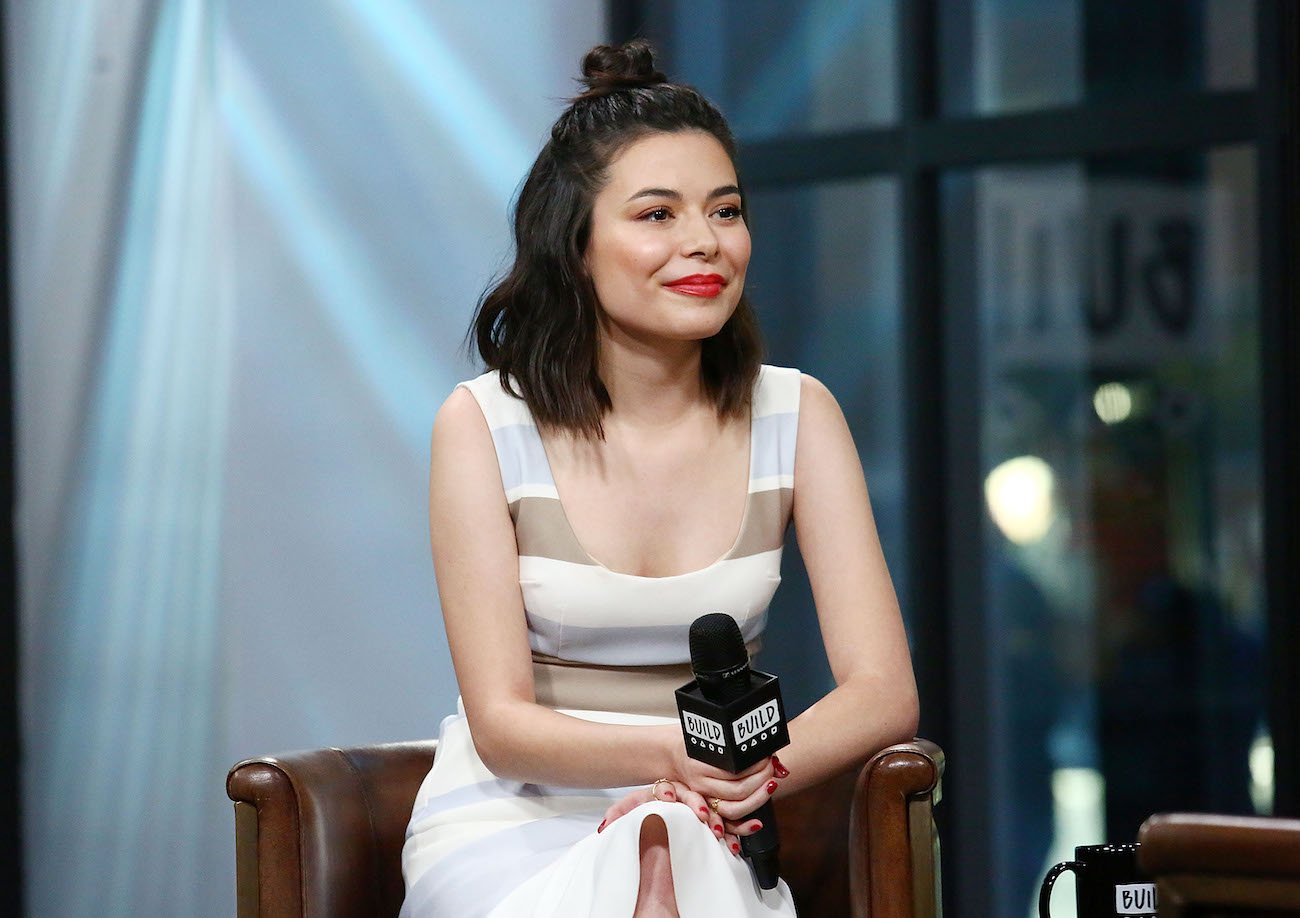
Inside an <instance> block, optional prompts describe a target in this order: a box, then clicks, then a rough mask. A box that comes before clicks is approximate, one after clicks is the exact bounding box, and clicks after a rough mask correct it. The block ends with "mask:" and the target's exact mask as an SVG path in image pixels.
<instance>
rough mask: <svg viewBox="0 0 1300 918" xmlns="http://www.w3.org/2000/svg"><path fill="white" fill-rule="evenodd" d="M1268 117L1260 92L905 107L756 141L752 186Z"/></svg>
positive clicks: (1128, 139)
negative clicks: (897, 117) (830, 129)
mask: <svg viewBox="0 0 1300 918" xmlns="http://www.w3.org/2000/svg"><path fill="white" fill-rule="evenodd" d="M917 2H922V0H917ZM904 18H905V19H906V17H904ZM918 79H933V77H932V75H931V76H929V77H918ZM1260 118H1261V114H1260V111H1259V100H1258V94H1257V93H1256V92H1254V91H1253V90H1240V91H1232V92H1206V93H1186V94H1180V95H1178V96H1176V97H1172V98H1166V99H1154V100H1153V99H1143V100H1139V101H1135V102H1130V103H1126V104H1122V105H1105V106H1103V105H1085V106H1080V107H1076V108H1061V109H1045V110H1043V111H1034V112H1024V113H1021V114H1015V115H996V116H989V117H981V118H942V119H934V118H930V117H928V116H925V117H909V116H908V115H907V114H906V113H904V115H903V117H902V119H901V122H900V124H899V125H898V126H891V127H885V128H876V129H866V130H858V131H843V132H839V133H835V134H825V135H803V136H797V137H782V138H778V139H774V140H764V141H751V142H748V143H746V144H745V149H744V153H743V155H742V158H741V161H742V167H743V171H744V173H745V180H746V182H747V183H748V184H749V185H750V186H751V187H758V186H773V185H781V184H803V183H808V182H815V181H826V180H833V179H839V178H854V177H860V176H865V175H871V174H875V173H897V172H900V171H902V170H904V169H908V168H920V169H929V170H941V169H952V168H961V167H965V166H975V165H994V164H997V163H1010V162H1025V161H1032V160H1043V161H1052V160H1062V159H1079V158H1085V157H1094V156H1116V155H1123V154H1129V153H1139V152H1144V151H1158V150H1179V149H1201V148H1205V147H1212V146H1221V145H1224V144H1232V143H1244V142H1249V141H1252V140H1254V138H1255V136H1256V134H1257V132H1258V129H1259V121H1260Z"/></svg>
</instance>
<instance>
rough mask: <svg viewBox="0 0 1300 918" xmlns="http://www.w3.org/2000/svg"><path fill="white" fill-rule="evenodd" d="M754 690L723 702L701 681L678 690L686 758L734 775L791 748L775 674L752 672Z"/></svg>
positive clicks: (779, 688) (692, 681) (751, 682)
mask: <svg viewBox="0 0 1300 918" xmlns="http://www.w3.org/2000/svg"><path fill="white" fill-rule="evenodd" d="M749 676H750V679H749V688H748V690H747V691H746V692H745V693H744V694H743V695H740V696H738V697H737V698H735V699H733V700H731V701H729V702H726V703H723V704H719V703H717V702H713V701H710V700H709V699H707V698H705V697H704V694H703V692H701V691H700V685H699V682H698V681H697V680H694V679H692V680H691V681H690V682H688V683H686V684H685V685H683V686H682V687H681V688H679V689H678V690H677V711H678V714H679V715H680V717H681V721H682V735H683V737H684V738H685V741H686V754H687V755H689V756H690V757H691V758H693V759H696V760H697V761H700V762H707V763H708V764H710V765H716V766H717V767H718V768H723V769H726V770H727V771H729V772H731V773H732V774H735V773H736V772H739V771H744V770H745V769H746V768H748V767H749V766H750V765H753V764H754V763H755V762H758V761H760V760H761V759H765V758H767V757H768V756H770V755H771V754H772V753H774V752H776V751H777V750H778V749H782V748H784V747H785V746H788V745H789V743H790V740H789V738H788V736H787V732H788V731H787V730H786V721H785V706H784V705H783V704H782V703H781V687H780V685H779V684H778V682H777V678H776V676H773V675H771V674H770V673H764V672H759V671H758V670H756V669H754V670H750V671H749Z"/></svg>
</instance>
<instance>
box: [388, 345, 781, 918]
mask: <svg viewBox="0 0 1300 918" xmlns="http://www.w3.org/2000/svg"><path fill="white" fill-rule="evenodd" d="M461 386H464V387H465V388H466V389H468V390H469V391H470V393H471V394H472V395H473V396H474V398H475V399H476V400H477V402H478V404H479V407H480V408H481V409H482V411H483V415H484V417H485V418H486V419H487V422H488V427H489V428H490V429H491V431H492V440H493V443H494V445H495V447H496V455H497V461H498V463H499V465H500V470H501V481H502V485H503V487H504V491H505V493H504V495H503V499H504V500H505V501H506V502H507V504H508V505H509V509H510V515H511V518H512V519H513V521H514V525H515V535H516V539H517V542H518V546H519V587H520V591H521V593H522V596H523V604H524V610H525V615H526V616H527V620H528V640H529V644H530V646H531V648H532V657H533V675H534V684H535V691H536V697H537V701H538V703H540V704H544V705H547V706H548V707H551V708H554V709H556V710H559V711H563V712H565V713H567V714H571V715H573V716H576V717H582V718H585V719H588V720H595V721H605V722H611V723H621V724H627V723H632V724H636V723H645V724H662V723H666V722H676V709H675V706H674V695H673V692H674V690H676V689H677V688H678V687H680V686H681V685H683V684H684V683H686V682H688V681H690V679H691V671H690V653H689V643H688V630H689V627H690V623H691V622H692V621H694V620H695V619H696V618H697V617H699V616H700V615H702V614H704V613H706V612H715V611H725V612H728V613H729V614H731V615H732V616H733V617H734V618H735V619H736V620H737V621H738V622H739V623H740V628H741V633H742V634H743V635H744V637H745V640H746V642H747V644H748V646H749V649H750V653H751V656H752V655H753V654H754V653H755V652H756V651H757V649H758V646H759V642H760V638H761V635H762V633H763V627H764V624H765V623H766V617H767V607H768V604H769V602H770V601H771V599H772V594H773V592H774V591H775V590H776V587H777V584H779V583H780V580H781V548H782V544H783V541H784V535H785V530H786V527H787V526H788V524H789V520H790V509H791V504H792V502H793V495H794V490H793V488H794V458H795V438H796V436H797V433H798V422H799V387H800V374H799V371H798V370H793V369H786V368H781V367H770V366H764V367H763V368H762V370H761V372H760V374H759V378H758V382H757V383H756V388H755V392H754V399H753V409H752V413H751V422H750V458H749V492H748V497H747V500H746V502H745V509H744V514H743V516H742V519H741V525H740V531H739V532H738V534H737V536H736V540H735V542H734V544H733V545H732V547H731V548H730V549H729V550H728V551H727V552H726V553H725V554H724V555H723V556H722V557H721V558H719V559H718V560H717V561H715V562H713V563H712V564H710V565H709V566H707V567H704V568H700V569H699V570H695V571H691V572H689V573H685V574H678V575H674V576H670V577H641V576H636V575H632V574H624V573H619V572H617V571H613V570H610V569H608V568H606V567H604V566H603V565H601V564H600V563H599V562H598V561H596V560H595V559H594V558H592V556H591V555H590V554H588V553H587V551H585V550H584V548H583V547H582V545H580V544H579V542H578V540H577V538H576V536H575V535H574V533H573V529H572V528H571V527H570V525H569V521H568V519H567V517H566V516H565V513H564V507H563V506H562V505H561V503H560V499H559V495H558V493H557V491H556V488H555V481H554V479H553V477H552V475H551V469H550V464H549V462H548V460H547V457H546V452H545V450H544V449H543V446H542V440H541V437H540V436H539V434H538V430H537V426H536V425H535V424H534V422H533V419H532V416H531V414H530V413H529V411H528V408H527V406H526V405H525V403H524V402H523V401H522V400H520V399H518V398H515V397H514V396H512V395H510V394H509V393H507V392H506V391H505V390H504V389H503V388H502V387H501V384H500V380H499V378H498V375H497V373H496V372H490V373H485V374H484V375H482V376H479V377H478V378H476V379H473V380H470V381H469V382H464V383H461ZM458 708H459V710H458V711H457V713H456V714H454V715H452V716H450V717H448V718H446V719H445V720H444V721H443V723H442V727H441V730H440V732H439V746H438V756H437V759H436V761H435V764H434V766H433V768H432V770H431V771H430V772H429V774H428V776H427V777H426V778H425V780H424V782H423V784H422V786H421V788H420V791H419V794H418V795H417V797H416V800H415V806H414V809H413V811H412V815H411V822H410V825H409V827H408V829H407V835H406V843H405V846H404V847H403V850H402V868H403V873H404V875H405V878H406V889H407V896H406V902H405V904H404V905H403V908H402V915H403V916H405V918H421V916H435V915H436V916H443V915H456V916H472V915H491V916H493V918H502V916H516V915H518V916H524V915H527V916H556V918H559V916H564V918H573V916H583V915H593V916H602V918H603V916H619V915H631V914H632V910H633V907H634V905H635V902H636V895H637V885H638V877H639V872H640V862H639V855H638V850H639V842H640V825H641V820H642V819H644V818H645V817H646V816H647V815H650V814H652V813H657V814H658V815H660V816H661V817H662V818H663V819H664V822H665V823H666V825H667V826H668V832H669V852H670V856H671V859H672V869H673V882H674V889H675V892H676V896H677V902H678V910H679V912H680V913H681V915H682V916H683V918H692V916H695V915H700V916H704V915H707V916H709V918H717V916H719V915H726V916H733V915H735V916H745V915H756V916H757V915H763V916H770V915H780V914H785V915H792V914H794V907H793V905H792V904H791V902H790V894H789V890H788V889H787V887H786V886H785V884H784V883H781V884H780V885H779V886H778V887H777V889H775V890H769V891H763V890H760V889H759V888H758V887H757V886H756V885H755V884H754V882H753V880H752V878H751V875H750V872H749V868H748V866H747V864H746V863H745V862H744V861H743V860H741V859H739V858H736V857H734V856H733V855H732V854H731V853H730V852H729V851H727V850H725V849H724V848H723V846H722V845H721V844H719V843H718V841H717V840H716V839H715V838H714V836H713V833H712V832H711V831H710V830H709V829H708V827H707V826H705V825H704V824H703V823H701V822H700V821H699V819H698V818H697V817H696V815H695V814H694V813H692V812H691V811H690V810H689V809H688V808H687V807H685V806H682V805H681V804H677V803H647V804H644V805H642V806H640V807H638V808H636V809H635V810H634V811H633V812H632V813H630V814H628V815H626V816H624V817H622V818H621V819H618V820H616V821H615V822H613V823H612V824H611V825H610V826H609V827H608V828H607V829H605V831H604V832H602V833H600V834H596V826H597V824H599V822H600V821H601V818H602V817H603V815H604V811H605V809H606V808H607V807H608V806H609V805H610V803H612V802H613V801H615V800H617V799H619V798H621V797H622V796H624V795H625V794H626V793H627V792H628V790H629V788H608V789H595V790H593V789H590V788H566V787H553V786H543V785H537V784H525V783H521V782H518V781H506V780H502V779H499V778H497V777H496V776H494V775H493V774H492V773H491V772H490V771H488V769H487V767H486V766H485V765H484V764H483V763H482V761H481V760H480V759H479V757H478V755H477V753H476V752H475V750H474V744H473V741H472V739H471V737H470V733H469V728H468V725H467V723H466V720H465V716H464V709H463V708H462V707H460V706H459V705H458Z"/></svg>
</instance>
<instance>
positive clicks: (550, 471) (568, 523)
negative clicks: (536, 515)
mask: <svg viewBox="0 0 1300 918" xmlns="http://www.w3.org/2000/svg"><path fill="white" fill-rule="evenodd" d="M758 382H761V376H760V379H759V381H758ZM758 382H756V384H755V394H757V388H758ZM534 428H535V429H536V430H537V442H538V443H539V444H540V445H541V448H542V458H543V459H544V460H545V462H546V474H547V475H548V476H549V477H550V479H551V487H552V488H554V489H555V503H556V504H557V505H558V506H559V508H560V516H561V518H562V519H563V520H564V528H565V529H567V530H568V531H569V537H570V538H572V539H573V544H574V545H576V546H578V550H579V551H581V552H582V554H583V557H585V558H586V559H587V561H588V562H589V563H590V564H592V565H594V566H595V567H596V568H597V569H599V570H601V571H603V572H605V573H607V574H611V575H613V576H615V577H630V578H632V579H633V580H652V581H667V580H677V579H680V578H682V577H693V576H696V575H698V574H704V573H707V572H709V571H711V570H714V569H715V568H717V567H718V566H719V565H720V564H722V562H723V561H726V560H728V559H729V558H730V557H731V554H732V552H734V551H735V550H736V548H737V547H738V546H739V545H740V540H741V539H742V538H743V537H744V535H745V525H746V524H747V523H748V522H749V508H750V504H751V501H750V499H749V498H750V494H751V493H753V492H752V491H751V490H750V487H751V486H752V485H753V483H754V460H755V452H756V449H755V444H754V405H753V401H751V403H750V408H749V461H748V463H747V464H746V465H747V468H748V475H747V477H746V479H745V506H744V509H743V510H742V511H741V514H740V525H739V526H738V527H737V529H736V537H735V538H734V539H732V541H731V545H730V546H728V548H727V550H726V551H724V552H723V553H722V554H721V555H720V556H719V557H718V558H717V559H716V560H714V561H713V562H712V563H710V564H707V565H705V566H704V567H699V568H696V569H695V570H690V571H683V572H682V573H680V574H661V575H657V576H656V575H647V574H631V573H628V572H627V571H616V570H614V569H613V568H612V567H607V566H606V565H605V564H604V563H603V562H602V561H600V559H598V558H597V557H596V556H595V555H593V554H592V553H591V552H590V551H588V550H587V546H585V545H583V544H582V540H581V539H580V538H578V532H577V530H576V529H574V528H573V521H572V520H570V519H569V511H568V510H567V509H566V508H565V506H564V498H563V497H561V496H560V486H559V485H558V484H556V481H555V469H554V468H553V467H552V465H551V454H550V453H549V452H547V449H546V441H545V440H544V439H543V438H542V431H541V429H540V428H537V427H536V426H535V425H534Z"/></svg>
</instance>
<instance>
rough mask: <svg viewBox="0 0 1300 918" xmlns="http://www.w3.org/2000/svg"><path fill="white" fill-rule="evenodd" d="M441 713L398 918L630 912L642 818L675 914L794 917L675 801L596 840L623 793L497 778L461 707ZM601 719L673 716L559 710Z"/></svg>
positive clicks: (409, 840) (646, 810)
mask: <svg viewBox="0 0 1300 918" xmlns="http://www.w3.org/2000/svg"><path fill="white" fill-rule="evenodd" d="M458 708H459V710H458V713H457V714H455V715H452V716H451V717H448V718H446V719H445V720H444V721H443V723H442V727H441V730H440V731H439V737H438V754H437V757H436V759H435V760H434V765H433V768H432V769H431V770H430V771H429V774H428V775H427V776H426V777H425V779H424V782H423V784H422V785H421V787H420V792H419V794H418V795H417V796H416V801H415V806H414V809H413V811H412V815H411V822H410V825H409V827H408V829H407V834H406V842H405V845H404V846H403V849H402V872H403V874H404V875H405V878H406V890H407V894H406V901H405V903H404V904H403V905H402V912H401V915H402V918H443V916H490V918H516V916H518V918H523V916H528V918H581V916H600V918H616V916H630V915H631V914H632V910H633V908H634V907H635V905H636V898H637V891H638V886H639V882H640V853H639V852H640V841H641V822H642V820H644V819H645V818H646V817H647V816H650V815H652V814H654V815H658V816H660V817H661V818H662V819H663V821H664V824H665V825H666V826H667V829H668V850H669V855H670V857H671V860H672V871H673V887H674V891H675V894H676V898H677V908H678V911H679V913H680V914H681V916H682V918H696V916H699V918H718V916H720V915H726V916H746V918H748V916H754V918H758V916H764V918H766V916H773V915H794V914H795V911H794V905H793V901H792V899H791V896H790V890H789V888H788V887H787V886H786V884H785V882H784V881H782V882H781V883H779V884H778V886H777V888H776V889H771V890H762V889H760V888H759V887H758V886H757V884H756V883H755V882H754V880H753V875H752V873H751V872H750V869H749V865H748V863H747V862H746V861H744V860H743V859H742V858H739V857H736V856H735V855H733V854H732V853H731V852H730V851H729V850H727V849H726V848H725V847H724V846H723V844H722V843H721V842H719V841H718V840H717V839H716V838H715V837H714V835H713V832H712V831H711V830H710V829H709V828H708V827H707V826H706V825H704V823H702V822H700V820H699V818H698V817H697V816H696V815H695V814H694V813H693V812H691V810H690V809H689V808H688V807H686V806H684V805H683V804H681V803H669V802H663V801H657V802H650V803H645V804H642V805H641V806H639V807H637V808H636V809H634V810H633V811H632V812H630V813H628V814H627V815H625V816H622V817H621V818H619V819H617V820H615V821H614V822H613V823H611V824H610V825H609V826H608V827H606V829H605V830H604V831H603V832H601V833H599V834H597V833H596V827H597V826H598V825H599V824H600V821H601V820H602V819H603V818H604V814H605V810H606V809H607V808H608V807H609V805H610V804H611V803H613V802H614V801H616V800H619V799H621V798H622V797H624V796H625V795H626V794H627V793H628V792H629V791H630V790H632V788H608V789H590V788H567V787H552V786H546V785H539V784H524V783H521V782H518V781H505V780H502V779H500V778H497V777H496V776H495V775H493V774H492V773H491V772H490V771H488V769H487V766H485V765H484V764H483V762H482V760H481V759H480V758H479V757H478V753H477V751H476V750H475V748H474V742H473V740H472V738H471V737H470V733H469V726H468V723H467V721H466V720H465V714H464V709H463V708H460V706H459V705H458ZM563 713H565V714H569V715H571V716H574V717H581V718H584V719H586V720H593V721H598V722H604V723H623V724H663V723H675V722H676V721H675V720H673V719H670V718H664V717H654V716H650V715H638V714H621V713H611V712H608V711H571V710H569V711H564V712H563Z"/></svg>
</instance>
